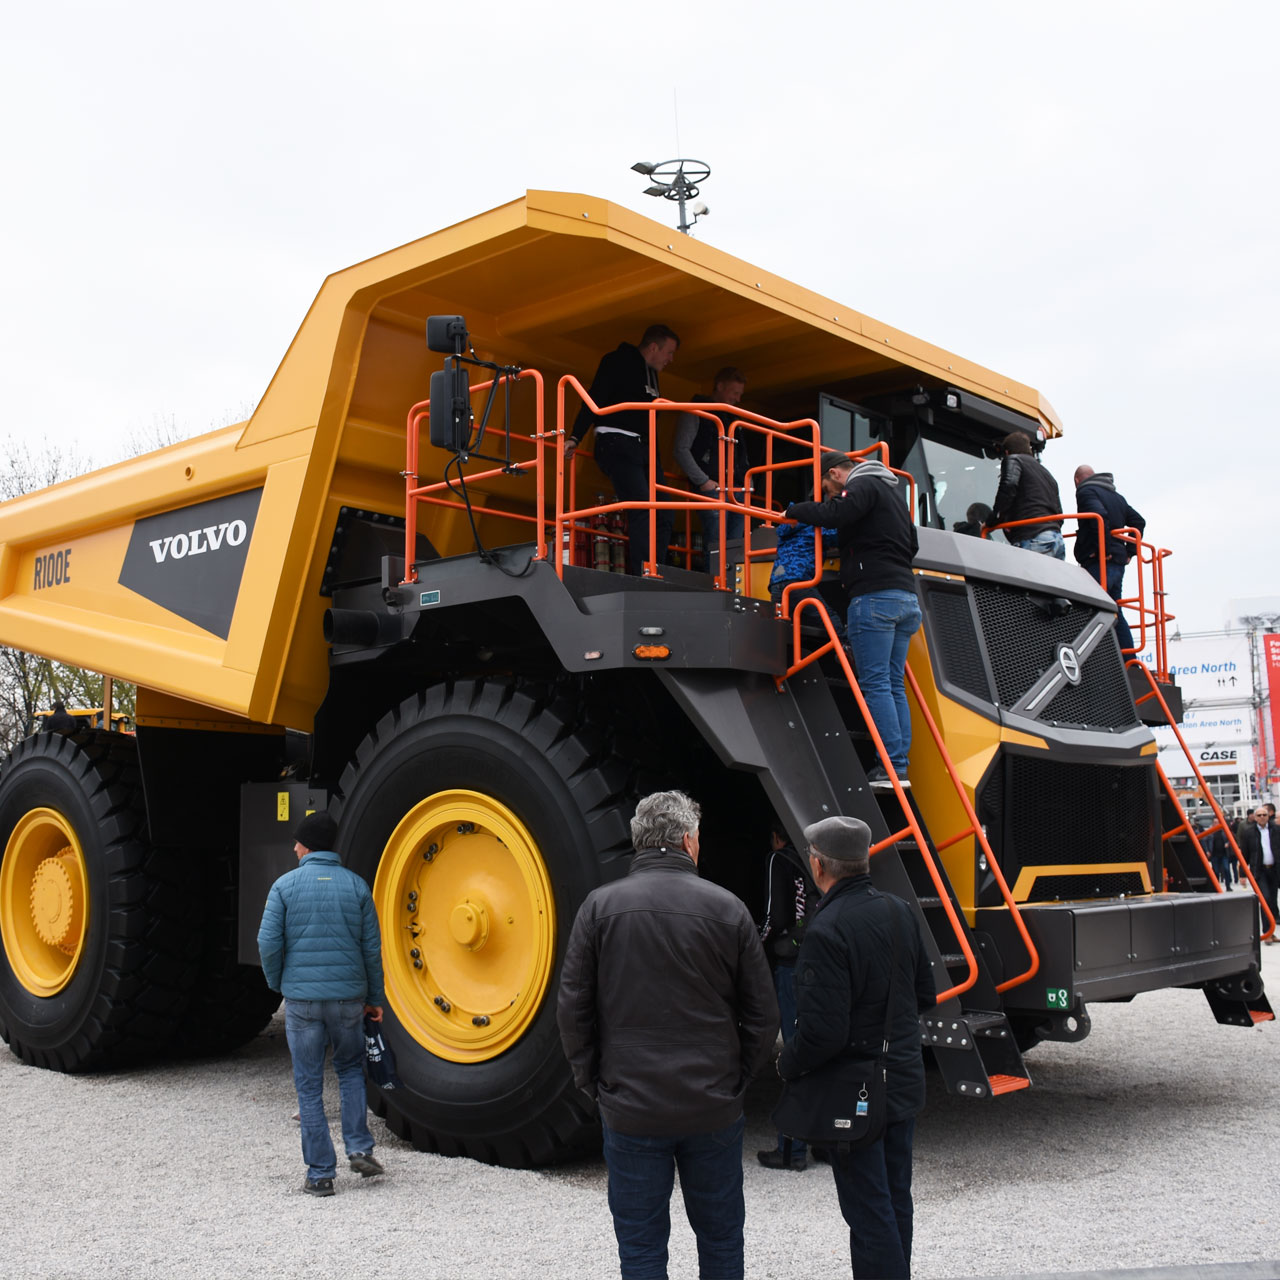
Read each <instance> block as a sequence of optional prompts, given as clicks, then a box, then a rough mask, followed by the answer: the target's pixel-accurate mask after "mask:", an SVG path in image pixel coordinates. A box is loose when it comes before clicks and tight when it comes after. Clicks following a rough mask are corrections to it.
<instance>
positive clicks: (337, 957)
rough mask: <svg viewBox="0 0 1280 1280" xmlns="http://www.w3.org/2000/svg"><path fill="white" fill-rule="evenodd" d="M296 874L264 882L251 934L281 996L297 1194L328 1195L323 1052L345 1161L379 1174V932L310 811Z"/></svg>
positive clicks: (322, 824)
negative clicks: (370, 1045) (297, 1146)
mask: <svg viewBox="0 0 1280 1280" xmlns="http://www.w3.org/2000/svg"><path fill="white" fill-rule="evenodd" d="M293 836H294V839H295V840H296V841H297V843H296V844H295V845H294V846H293V851H294V853H295V854H297V856H298V866H297V868H296V869H295V870H293V871H289V872H286V873H285V874H284V875H282V876H281V877H280V879H279V880H277V881H276V882H275V884H273V885H272V886H271V892H270V893H269V894H268V895H267V906H266V910H265V911H264V912H263V913H262V925H261V926H260V928H259V929H258V954H259V956H260V958H261V960H262V971H263V973H264V974H265V975H266V979H267V985H268V986H269V987H270V988H271V989H272V990H273V991H279V992H281V993H282V994H283V995H284V998H285V1015H284V1018H285V1021H284V1025H285V1034H286V1035H287V1037H288V1040H289V1052H290V1054H291V1055H292V1057H293V1082H294V1085H295V1086H296V1088H297V1090H298V1117H299V1120H300V1121H301V1125H302V1158H303V1160H305V1161H306V1165H307V1177H306V1181H305V1182H304V1183H303V1184H302V1189H303V1190H304V1191H305V1192H306V1193H307V1194H308V1195H313V1196H331V1195H333V1179H334V1175H335V1173H336V1172H337V1157H336V1155H335V1153H334V1149H333V1139H332V1138H331V1137H330V1136H329V1124H328V1121H327V1120H326V1119H325V1116H324V1055H325V1050H326V1049H327V1048H328V1046H329V1045H332V1046H333V1069H334V1072H335V1073H336V1074H337V1077H338V1092H339V1096H340V1098H341V1103H342V1140H343V1145H344V1146H345V1148H346V1153H347V1160H348V1162H349V1163H350V1165H351V1168H352V1169H354V1170H355V1171H356V1172H357V1173H358V1174H360V1176H361V1177H363V1178H368V1177H372V1176H373V1175H375V1174H379V1173H382V1172H383V1169H382V1165H380V1164H379V1163H378V1161H377V1160H375V1159H374V1157H373V1135H372V1134H371V1133H370V1132H369V1119H368V1113H367V1110H366V1101H365V1088H364V1015H365V1014H366V1013H368V1014H369V1016H370V1017H371V1018H372V1019H373V1020H374V1021H375V1022H381V1021H382V1005H383V1003H384V1001H385V1000H386V996H385V995H384V994H383V989H382V935H381V933H380V932H379V929H378V916H377V913H376V912H375V911H374V909H373V896H372V895H371V894H370V892H369V886H368V885H367V884H366V883H365V882H364V880H362V879H361V878H360V876H358V875H356V873H355V872H354V871H348V870H347V868H346V867H344V866H343V865H342V863H341V861H340V860H339V858H338V855H337V854H336V853H334V852H332V849H333V845H334V844H335V843H336V842H337V836H338V824H337V823H336V822H334V820H333V819H332V818H331V817H330V816H329V815H328V814H327V813H311V814H308V815H307V816H306V817H305V818H303V820H302V821H301V822H300V823H298V826H297V829H296V830H295V831H294V833H293Z"/></svg>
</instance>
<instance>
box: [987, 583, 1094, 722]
mask: <svg viewBox="0 0 1280 1280" xmlns="http://www.w3.org/2000/svg"><path fill="white" fill-rule="evenodd" d="M971 585H972V586H973V598H974V602H975V603H976V604H977V606H978V617H979V618H981V620H982V638H983V639H984V640H985V641H986V642H987V654H988V656H989V657H990V659H991V669H992V671H993V672H994V673H995V677H996V693H997V695H998V697H999V699H1000V702H1001V704H1002V705H1003V706H1006V707H1011V706H1013V704H1014V703H1015V702H1017V701H1018V699H1019V698H1021V697H1022V695H1023V694H1025V693H1026V692H1027V691H1028V690H1029V689H1030V688H1031V686H1032V685H1033V684H1035V682H1036V681H1037V680H1038V679H1039V678H1040V677H1041V676H1042V675H1044V673H1045V672H1046V671H1048V670H1049V668H1050V667H1052V666H1055V665H1056V664H1057V661H1058V646H1059V645H1062V644H1073V643H1074V642H1075V639H1076V637H1077V636H1078V635H1079V634H1080V633H1081V632H1082V631H1083V630H1084V628H1085V625H1086V624H1087V623H1088V621H1089V620H1090V619H1091V618H1092V617H1093V613H1094V611H1093V610H1092V609H1089V608H1086V607H1085V606H1084V605H1080V604H1072V606H1071V608H1070V609H1068V610H1067V612H1066V613H1064V614H1062V615H1061V616H1060V617H1057V618H1054V617H1051V616H1050V615H1049V611H1048V604H1049V599H1048V597H1047V596H1033V595H1030V594H1028V593H1027V592H1026V591H1018V590H1016V589H1015V588H1013V587H1001V586H997V585H996V584H995V583H993V582H973V583H972V584H971Z"/></svg>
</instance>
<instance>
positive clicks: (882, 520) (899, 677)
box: [786, 451, 920, 790]
mask: <svg viewBox="0 0 1280 1280" xmlns="http://www.w3.org/2000/svg"><path fill="white" fill-rule="evenodd" d="M819 465H820V466H821V468H822V492H823V493H824V494H826V495H827V497H826V501H825V502H793V503H792V504H791V505H790V506H789V507H788V508H787V512H786V515H787V518H788V519H789V520H796V521H798V522H799V523H800V524H808V525H818V526H821V527H829V528H834V529H835V531H836V542H837V544H838V545H839V547H840V581H841V583H842V584H843V585H844V587H845V589H846V590H847V591H848V592H849V614H848V622H847V628H846V629H847V633H848V638H849V647H850V649H852V650H853V661H854V665H855V668H856V670H857V676H858V684H859V685H860V687H861V689H862V696H863V697H864V698H865V699H866V701H867V707H868V709H869V710H870V712H871V718H872V719H873V720H874V721H875V725H876V729H877V731H878V732H879V734H880V739H881V741H882V742H883V743H884V749H885V754H886V755H887V756H888V757H889V762H890V763H891V764H892V765H893V771H894V773H896V774H897V775H898V781H899V782H901V783H902V785H903V786H904V787H909V786H910V785H911V783H910V782H909V781H908V779H907V755H908V752H909V751H910V749H911V709H910V708H909V707H908V705H907V691H906V689H905V687H904V686H903V673H904V671H905V669H906V665H907V648H908V646H909V645H910V643H911V637H912V636H913V635H915V633H916V632H917V631H919V629H920V601H919V598H918V597H917V596H916V587H915V577H914V575H913V574H912V572H911V562H912V561H913V560H914V559H915V555H916V552H917V551H918V550H919V546H920V544H919V540H918V538H917V537H916V527H915V525H914V524H913V523H912V521H911V512H910V511H909V510H908V509H907V504H906V502H905V501H904V500H903V495H902V492H901V490H900V489H899V487H898V477H897V476H896V475H894V474H893V472H892V471H890V470H889V468H888V467H886V466H885V465H884V463H883V462H879V461H876V460H874V459H865V460H863V461H862V462H859V463H858V465H857V466H856V467H855V466H854V464H853V463H852V462H851V461H850V460H849V458H848V457H847V456H846V455H845V454H843V453H838V452H835V451H828V452H826V453H824V454H823V455H822V458H821V460H820V463H819ZM867 780H868V782H870V784H871V786H872V787H873V788H875V789H876V790H889V789H891V788H892V786H893V783H892V781H891V780H890V778H889V775H888V773H887V772H886V771H885V769H884V767H883V766H882V765H879V764H877V765H876V766H874V767H873V768H872V769H871V771H870V772H869V773H868V774H867Z"/></svg>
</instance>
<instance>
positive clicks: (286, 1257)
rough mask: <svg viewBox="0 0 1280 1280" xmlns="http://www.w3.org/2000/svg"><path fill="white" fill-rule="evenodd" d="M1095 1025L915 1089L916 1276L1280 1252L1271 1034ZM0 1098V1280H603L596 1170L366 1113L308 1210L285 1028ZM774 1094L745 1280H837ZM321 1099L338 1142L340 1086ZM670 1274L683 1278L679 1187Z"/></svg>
mask: <svg viewBox="0 0 1280 1280" xmlns="http://www.w3.org/2000/svg"><path fill="white" fill-rule="evenodd" d="M1263 968H1264V973H1265V976H1266V977H1267V979H1268V985H1269V987H1270V989H1271V991H1272V992H1273V993H1280V951H1277V949H1275V948H1269V947H1268V948H1263ZM1273 998H1274V996H1273ZM1091 1012H1092V1015H1093V1032H1092V1034H1091V1035H1090V1036H1089V1038H1088V1039H1087V1040H1085V1041H1084V1042H1083V1043H1081V1044H1076V1045H1054V1044H1046V1045H1041V1046H1040V1047H1039V1048H1037V1049H1036V1050H1034V1051H1033V1052H1032V1053H1031V1054H1030V1055H1029V1056H1028V1064H1029V1066H1030V1069H1031V1075H1032V1078H1033V1081H1034V1087H1033V1088H1032V1089H1030V1090H1028V1091H1026V1092H1023V1093H1017V1094H1013V1095H1009V1096H1006V1097H1004V1098H1000V1099H998V1100H996V1101H994V1102H991V1103H987V1104H983V1103H978V1102H974V1101H970V1100H966V1099H959V1098H952V1097H948V1096H947V1095H946V1094H945V1093H944V1092H943V1089H942V1086H941V1083H940V1081H939V1079H938V1077H937V1076H936V1075H935V1076H931V1078H930V1085H929V1093H930V1096H929V1104H928V1106H927V1108H926V1110H925V1111H924V1113H923V1114H922V1115H921V1117H920V1122H919V1125H918V1128H917V1138H916V1163H915V1193H916V1239H915V1259H914V1263H915V1274H916V1276H917V1277H943V1276H997V1275H998V1276H1005V1275H1009V1276H1021V1275H1027V1274H1030V1273H1045V1272H1068V1271H1083V1270H1089V1269H1094V1268H1097V1269H1105V1268H1138V1267H1152V1266H1158V1265H1175V1264H1182V1265H1195V1264H1209V1263H1218V1264H1223V1263H1232V1262H1234V1263H1245V1262H1257V1261H1264V1260H1268V1259H1274V1258H1278V1257H1280V1241H1278V1240H1277V1239H1276V1235H1277V1229H1278V1228H1280V1108H1277V1105H1276V1103H1277V1080H1278V1079H1280V1073H1278V1071H1277V1067H1278V1066H1280V1026H1276V1025H1274V1024H1268V1025H1265V1026H1263V1027H1259V1028H1255V1029H1252V1030H1244V1029H1240V1028H1234V1027H1219V1026H1218V1025H1217V1024H1216V1023H1215V1022H1214V1021H1213V1018H1212V1016H1211V1014H1210V1012H1209V1008H1208V1005H1207V1004H1206V1002H1205V1000H1204V998H1203V996H1202V995H1201V994H1200V993H1199V992H1194V991H1165V992H1158V993H1155V994H1153V995H1148V996H1140V997H1138V998H1137V999H1136V1000H1135V1001H1134V1002H1133V1003H1132V1004H1129V1005H1098V1006H1096V1007H1094V1008H1093V1009H1092V1011H1091ZM330 1084H331V1085H332V1080H330ZM0 1096H2V1097H3V1099H4V1113H3V1114H4V1125H3V1127H2V1128H0V1206H3V1211H4V1217H5V1225H4V1228H3V1234H4V1236H5V1240H4V1244H3V1247H2V1248H0V1275H3V1276H15V1277H16V1276H21V1277H24V1278H27V1277H81V1276H84V1277H115V1276H122V1277H123V1276H130V1277H133V1276H139V1275H145V1276H148V1277H164V1276H179V1275H180V1276H236V1277H246V1276H298V1275H303V1274H304V1273H305V1274H306V1275H307V1276H308V1277H309V1278H314V1280H321V1278H322V1277H331V1276H332V1277H342V1278H343V1280H350V1278H351V1277H362V1276H389V1275H393V1274H397V1273H403V1274H405V1275H412V1276H414V1277H415V1278H416V1280H444V1278H449V1280H452V1278H453V1277H458V1278H463V1277H466V1278H471V1277H474V1278H476V1280H481V1278H484V1280H490V1278H491V1277H505V1276H511V1277H525V1276H530V1277H532V1276H537V1277H547V1278H550V1277H558V1276H575V1277H584V1278H591V1277H597V1276H599V1277H609V1276H616V1275H617V1264H616V1255H615V1252H614V1241H613V1232H612V1226H611V1223H610V1218H609V1211H608V1207H607V1205H606V1203H605V1171H604V1166H603V1165H602V1164H601V1163H598V1162H586V1163H578V1164H572V1165H566V1166H562V1167H560V1168H556V1169H552V1170H545V1171H538V1172H516V1171H512V1170H506V1169H493V1168H489V1167H487V1166H485V1165H480V1164H475V1163H473V1162H472V1161H469V1160H447V1159H444V1158H442V1157H439V1156H429V1155H422V1154H420V1153H418V1152H416V1151H414V1150H413V1149H412V1148H411V1147H409V1146H408V1145H407V1144H405V1143H403V1142H401V1141H400V1140H399V1139H397V1138H394V1137H392V1136H391V1134H390V1133H388V1132H387V1130H386V1128H385V1126H384V1125H382V1123H381V1122H380V1121H377V1120H375V1121H374V1122H373V1125H374V1137H375V1138H376V1139H377V1142H378V1154H379V1156H380V1158H381V1159H382V1161H383V1162H384V1164H385V1165H386V1167H387V1176H386V1177H384V1178H377V1179H370V1180H368V1181H362V1180H361V1179H360V1178H359V1177H358V1176H357V1175H355V1174H350V1173H347V1172H345V1171H344V1172H342V1173H340V1174H339V1177H338V1183H337V1187H338V1194H337V1196H335V1197H334V1198H332V1199H328V1200H317V1199H313V1198H311V1197H309V1196H305V1195H303V1194H302V1192H301V1190H300V1187H301V1181H302V1175H303V1166H302V1163H301V1157H300V1153H299V1144H298V1129H297V1126H296V1125H295V1124H293V1123H292V1121H291V1119H290V1116H291V1115H292V1113H293V1111H294V1110H295V1100H294V1095H293V1088H292V1080H291V1077H290V1072H289V1054H288V1049H287V1047H286V1045H285V1039H284V1022H283V1015H278V1016H277V1017H276V1019H275V1020H274V1021H273V1022H272V1023H271V1025H270V1026H269V1027H268V1028H267V1030H266V1031H265V1032H264V1033H263V1034H262V1035H261V1036H259V1037H258V1038H257V1039H256V1040H254V1041H253V1043H251V1044H249V1045H247V1046H246V1047H245V1048H244V1049H242V1050H241V1051H240V1052H238V1053H236V1054H233V1055H231V1056H228V1057H226V1058H223V1059H220V1060H216V1061H207V1062H196V1063H187V1064H183V1065H179V1066H164V1067H157V1068H154V1069H149V1070H139V1071H134V1072H130V1073H125V1074H119V1075H113V1076H99V1077H93V1076H89V1077H74V1076H60V1075H56V1074H54V1073H51V1072H45V1071H38V1070H35V1069H34V1068H31V1067H26V1066H24V1065H22V1064H21V1063H20V1062H19V1061H18V1060H17V1059H16V1058H14V1057H13V1056H12V1055H10V1054H9V1053H7V1052H3V1051H0ZM773 1100H774V1088H773V1086H772V1085H771V1084H770V1083H769V1082H764V1083H763V1084H762V1085H761V1086H760V1087H759V1088H757V1090H756V1091H755V1092H754V1094H753V1096H752V1098H751V1099H750V1105H749V1108H748V1130H747V1140H746V1149H745V1170H746V1199H747V1274H748V1275H749V1276H753V1277H798V1276H803V1277H804V1278H805V1280H823V1278H824V1277H835V1276H841V1277H843V1276H847V1275H848V1274H849V1264H848V1246H847V1236H846V1234H845V1229H844V1224H843V1222H842V1221H841V1219H840V1215H839V1210H838V1208H837V1205H836V1198H835V1191H834V1188H833V1187H832V1185H831V1179H830V1174H829V1173H828V1172H827V1171H826V1170H825V1169H824V1168H821V1167H813V1168H811V1169H809V1170H808V1171H806V1172H804V1173H798V1174H797V1173H777V1172H767V1171H765V1170H763V1169H761V1168H760V1167H759V1166H758V1165H757V1164H756V1161H755V1154H754V1153H755V1151H756V1149H757V1148H758V1147H762V1146H765V1145H770V1144H771V1143H772V1134H771V1131H770V1129H769V1121H768V1115H769V1110H770V1107H771V1105H772V1103H773ZM327 1102H328V1104H329V1110H330V1114H331V1115H332V1116H333V1117H334V1120H335V1130H336V1110H337V1097H336V1091H335V1090H332V1089H331V1090H330V1092H329V1094H328V1096H327ZM336 1136H338V1135H336ZM338 1146H339V1148H340V1147H341V1141H340V1136H339V1140H338ZM671 1273H672V1275H673V1276H677V1277H679V1276H688V1277H692V1276H695V1275H696V1274H697V1261H696V1253H695V1250H694V1245H693V1237H692V1234H691V1232H690V1231H689V1228H688V1224H687V1223H686V1222H685V1220H684V1217H683V1213H682V1211H681V1210H680V1207H679V1203H678V1197H677V1201H676V1205H675V1206H674V1211H673V1228H672V1241H671ZM1249 1274H1256V1272H1255V1271H1254V1270H1253V1269H1252V1268H1250V1269H1249Z"/></svg>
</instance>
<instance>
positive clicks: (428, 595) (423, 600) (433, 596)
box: [418, 591, 440, 606]
mask: <svg viewBox="0 0 1280 1280" xmlns="http://www.w3.org/2000/svg"><path fill="white" fill-rule="evenodd" d="M439 603H440V593H439V592H438V591H424V592H423V593H422V594H421V595H420V596H419V597H418V604H419V605H422V606H426V605H429V604H439Z"/></svg>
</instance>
